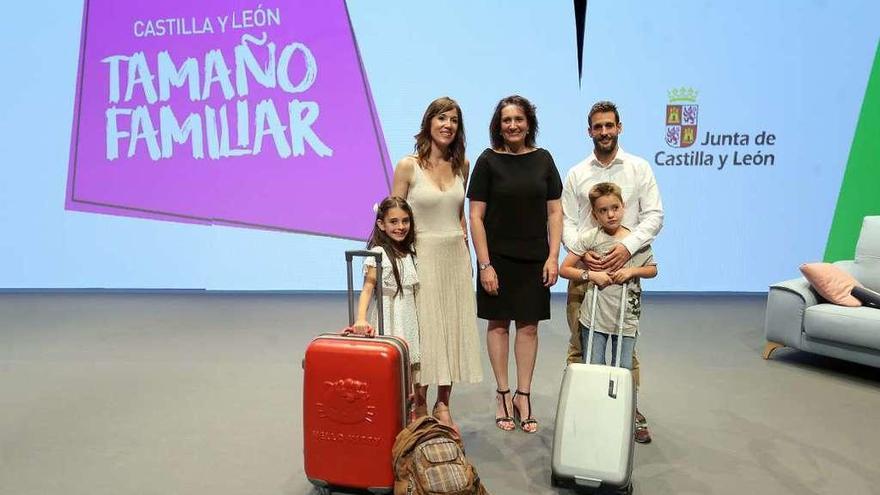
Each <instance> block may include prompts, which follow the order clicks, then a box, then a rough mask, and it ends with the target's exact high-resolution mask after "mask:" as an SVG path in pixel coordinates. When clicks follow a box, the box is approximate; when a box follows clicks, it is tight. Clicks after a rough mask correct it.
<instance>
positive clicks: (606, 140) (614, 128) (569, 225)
mask: <svg viewBox="0 0 880 495" xmlns="http://www.w3.org/2000/svg"><path fill="white" fill-rule="evenodd" d="M587 124H588V129H587V134H588V135H589V136H590V138H591V139H592V140H593V153H592V154H591V155H590V156H588V157H587V158H586V159H585V160H583V161H582V162H580V163H578V164H577V165H575V166H574V167H572V168H571V170H569V172H568V176H567V177H566V178H565V184H564V185H563V188H562V213H563V223H562V243H563V244H564V245H565V246H566V248H567V247H569V246H572V245H574V243H575V241H576V240H577V238H578V234H579V233H581V232H583V231H585V230H587V229H590V228H592V227H595V226H596V224H595V223H594V222H595V220H594V219H593V216H592V215H591V214H590V200H589V198H588V196H587V195H588V193H589V192H590V188H592V187H593V186H594V185H596V184H598V183H600V182H613V183H615V184H617V185H618V186H620V188H621V190H622V191H623V202H624V208H625V211H624V215H623V225H624V226H625V227H626V228H628V229H629V230H630V231H631V234H630V235H629V236H627V237H626V238H624V239H623V240H622V241H620V242H619V243H617V244H616V245H615V247H614V249H613V250H612V251H611V252H609V253H607V254H606V255H605V256H604V258H600V257H599V256H598V255H597V254H596V253H592V252H588V253H587V254H585V255H584V258H583V262H584V263H585V264H586V265H587V267H588V268H589V269H590V270H594V271H609V272H613V271H615V270H617V269H619V268H620V267H622V266H623V264H624V263H626V262H627V261H628V260H629V259H630V257H631V256H632V254H633V253H635V252H636V251H637V250H638V249H639V248H641V247H642V246H645V245H647V244H650V243H651V242H653V240H654V238H655V237H656V236H657V233H659V232H660V229H661V228H662V227H663V204H662V202H661V200H660V190H659V189H658V188H657V181H656V180H655V178H654V172H653V171H652V170H651V166H650V165H649V164H648V162H647V161H646V160H644V159H642V158H640V157H637V156H635V155H631V154H629V153H626V152H625V151H623V149H621V148H620V146H618V144H617V140H618V136H619V135H620V133H621V132H622V131H623V125H622V124H621V122H620V114H619V113H618V111H617V107H616V106H615V105H614V103H611V102H610V101H600V102H598V103H596V104H595V105H593V107H592V108H591V109H590V113H589V116H588V117H587ZM585 290H586V283H585V282H573V281H572V282H569V284H568V302H567V308H566V316H567V319H568V326H569V328H570V330H571V340H570V341H569V347H568V362H569V363H580V362H582V361H581V359H582V355H583V350H582V349H581V341H580V331H579V329H578V315H579V313H580V307H581V304H582V303H583V300H584V291H585ZM633 379H634V380H635V384H636V387H638V385H639V362H638V358H637V357H636V356H633ZM636 426H637V428H636V441H637V442H639V443H648V442H650V441H651V435H650V433H649V431H648V428H647V422H646V420H645V418H644V416H643V415H642V414H641V413H640V412H638V411H636Z"/></svg>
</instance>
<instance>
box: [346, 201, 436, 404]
mask: <svg viewBox="0 0 880 495" xmlns="http://www.w3.org/2000/svg"><path fill="white" fill-rule="evenodd" d="M415 235H416V234H415V224H414V222H413V216H412V209H411V208H410V206H409V205H408V204H407V202H406V201H405V200H403V199H401V198H398V197H396V196H390V197H387V198H385V199H384V200H382V202H381V203H380V204H379V208H378V210H377V211H376V224H375V225H374V226H373V233H372V235H370V240H369V241H368V242H367V248H369V250H370V251H373V252H377V253H381V254H382V281H381V282H379V281H378V280H376V260H375V259H374V258H367V259H366V260H365V261H364V286H363V289H362V290H361V296H360V299H359V301H358V310H357V319H356V320H355V323H354V331H355V332H356V333H359V334H364V335H374V334H375V330H374V328H375V325H376V324H377V321H378V320H377V316H376V308H375V305H371V304H370V301H371V300H372V299H373V291H374V290H375V288H376V285H377V284H378V283H381V291H382V306H383V308H382V309H383V320H384V323H385V333H386V334H388V335H394V336H396V337H402V338H403V339H404V340H406V343H407V345H408V347H409V355H410V362H411V363H412V365H413V372H412V379H413V383H414V384H418V383H419V376H418V374H417V371H418V363H419V362H420V361H421V353H420V352H419V324H418V320H417V319H416V291H418V287H419V278H418V275H417V274H416V259H415V254H416V253H415V250H414V249H413V243H414V241H415ZM368 309H369V316H368V315H367V310H368ZM369 322H372V323H373V325H371V324H370V323H369ZM416 387H418V385H416ZM416 406H417V407H418V406H419V404H416ZM421 406H422V407H424V405H423V404H422V405H421Z"/></svg>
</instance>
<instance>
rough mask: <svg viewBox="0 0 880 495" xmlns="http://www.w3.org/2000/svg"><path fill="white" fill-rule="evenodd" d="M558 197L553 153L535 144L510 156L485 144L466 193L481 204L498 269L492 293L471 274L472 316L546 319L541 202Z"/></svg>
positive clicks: (544, 222)
mask: <svg viewBox="0 0 880 495" xmlns="http://www.w3.org/2000/svg"><path fill="white" fill-rule="evenodd" d="M560 196H562V180H561V179H560V178H559V171H558V170H556V164H555V163H553V157H552V156H550V153H549V152H548V151H547V150H545V149H541V148H538V149H536V150H534V151H532V152H529V153H523V154H521V155H511V154H507V153H498V152H496V151H494V150H491V149H486V151H484V152H483V153H482V154H481V155H480V157H479V158H477V161H476V163H475V164H474V170H473V173H472V174H471V180H470V184H469V186H468V198H469V199H471V200H472V201H483V202H485V203H486V213H485V216H484V217H483V224H484V225H485V227H486V243H487V244H488V247H489V261H490V263H491V264H492V267H493V268H494V269H495V273H497V274H498V285H499V288H498V295H497V296H492V295H489V294H487V293H486V291H484V290H483V286H482V284H480V280H479V277H478V278H477V316H479V317H480V318H483V319H486V320H517V321H538V320H548V319H550V289H549V288H547V287H544V282H543V280H542V278H543V270H544V263H545V262H546V261H547V257H548V256H549V255H550V246H549V245H548V242H547V201H550V200H555V199H559V198H560Z"/></svg>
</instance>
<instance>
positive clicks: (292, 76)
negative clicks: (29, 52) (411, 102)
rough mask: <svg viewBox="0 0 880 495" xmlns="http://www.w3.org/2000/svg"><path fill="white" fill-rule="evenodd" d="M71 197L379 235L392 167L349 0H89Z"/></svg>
mask: <svg viewBox="0 0 880 495" xmlns="http://www.w3.org/2000/svg"><path fill="white" fill-rule="evenodd" d="M72 134H73V135H72V140H71V152H70V164H69V173H68V185H67V201H66V208H67V209H69V210H77V211H85V212H94V213H107V214H114V215H125V216H133V217H142V218H151V219H160V220H173V221H182V222H191V223H205V224H212V223H219V224H225V225H234V226H241V227H252V228H262V229H278V230H286V231H295V232H304V233H313V234H319V235H328V236H334V237H343V238H352V239H364V238H366V236H367V235H368V234H369V231H370V229H371V227H372V223H373V215H374V213H373V211H372V208H371V206H372V205H373V204H374V203H376V202H378V201H379V200H380V199H381V198H382V197H384V196H386V195H387V194H388V191H389V189H390V181H389V178H390V176H391V166H390V163H389V161H388V159H387V152H386V150H385V145H384V138H383V136H382V131H381V128H380V126H379V123H378V118H377V116H376V112H375V108H374V107H373V102H372V98H371V96H370V92H369V86H368V83H367V79H366V75H365V73H364V71H363V68H362V66H361V62H360V57H359V55H358V52H357V45H356V42H355V39H354V34H353V31H352V28H351V24H350V22H349V18H348V12H347V10H346V6H345V2H344V1H343V0H323V1H295V0H285V1H260V2H257V1H254V2H242V1H234V0H225V1H221V0H214V1H189V2H181V1H179V0H150V1H145V0H135V1H126V2H118V1H114V0H87V1H86V4H85V9H84V18H83V33H82V45H81V49H80V63H79V77H78V79H77V99H76V103H75V110H74V123H73V133H72Z"/></svg>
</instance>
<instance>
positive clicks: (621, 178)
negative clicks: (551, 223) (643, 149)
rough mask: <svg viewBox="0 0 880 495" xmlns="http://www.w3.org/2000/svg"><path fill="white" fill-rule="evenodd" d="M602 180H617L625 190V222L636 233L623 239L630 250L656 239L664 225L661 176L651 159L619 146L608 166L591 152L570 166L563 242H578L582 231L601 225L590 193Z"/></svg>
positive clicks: (565, 186)
mask: <svg viewBox="0 0 880 495" xmlns="http://www.w3.org/2000/svg"><path fill="white" fill-rule="evenodd" d="M600 182H613V183H615V184H617V185H618V186H620V189H621V190H622V191H623V204H624V214H623V222H622V224H623V226H624V227H626V228H628V229H629V230H630V231H631V232H632V233H631V234H630V235H628V236H627V237H626V238H624V239H623V240H621V241H620V242H621V243H622V244H623V245H624V246H625V247H626V249H627V250H628V251H629V252H630V254H633V253H635V252H636V251H638V250H639V249H640V248H641V247H642V246H645V245H647V244H650V243H651V242H653V241H654V238H655V237H657V234H658V233H659V232H660V229H661V228H662V227H663V203H662V202H661V201H660V190H659V189H658V188H657V180H656V179H655V178H654V172H653V171H652V170H651V166H650V165H649V164H648V162H647V161H645V160H644V159H642V158H639V157H637V156H635V155H630V154H629V153H626V152H625V151H623V149H622V148H620V147H618V148H617V153H616V154H615V156H614V159H613V160H612V161H611V163H610V164H609V165H608V166H605V165H603V164H602V163H601V162H599V160H597V159H596V155H595V154H591V155H590V156H588V157H587V158H586V159H585V160H584V161H582V162H580V163H578V164H577V165H575V166H574V167H572V168H571V170H569V172H568V176H567V177H566V178H565V184H563V187H562V214H563V221H562V244H564V245H565V247H566V249H568V248H569V246H574V245H575V243H576V241H577V239H578V236H579V235H580V233H581V232H584V231H586V230H587V229H590V228H593V227H596V226H598V224H597V223H596V220H595V219H594V218H593V215H592V214H591V212H592V208H591V207H590V198H589V194H590V189H591V188H592V187H593V186H595V185H596V184H598V183H600Z"/></svg>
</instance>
